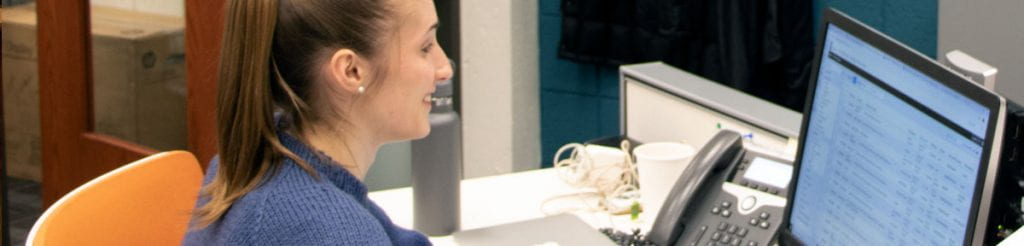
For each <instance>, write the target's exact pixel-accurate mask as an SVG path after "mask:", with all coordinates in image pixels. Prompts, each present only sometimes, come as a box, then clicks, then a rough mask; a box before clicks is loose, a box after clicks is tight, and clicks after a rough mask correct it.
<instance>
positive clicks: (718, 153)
mask: <svg viewBox="0 0 1024 246" xmlns="http://www.w3.org/2000/svg"><path fill="white" fill-rule="evenodd" d="M742 149H743V136H742V135H740V134H739V133H737V132H734V131H730V130H722V131H720V132H718V134H716V135H715V136H714V137H713V138H711V140H709V141H708V143H707V144H705V145H704V147H703V148H701V150H700V152H698V153H697V155H696V156H694V157H693V160H692V161H691V162H690V165H688V166H687V167H686V169H684V170H683V173H682V174H681V175H679V179H678V180H676V183H675V185H674V186H673V187H672V190H671V191H670V192H669V195H668V197H667V198H666V199H665V204H664V205H662V207H661V210H660V211H658V216H657V217H655V219H654V225H653V226H652V227H651V231H650V232H649V233H648V234H647V240H650V241H651V242H653V243H655V244H657V245H671V244H674V243H675V241H676V240H677V239H679V236H680V234H682V232H683V229H685V228H683V225H684V224H683V223H680V222H683V221H685V220H686V219H689V217H691V216H688V215H687V214H685V213H686V211H687V209H688V208H689V207H690V206H691V205H692V204H694V203H695V202H694V201H692V200H693V198H694V196H695V195H696V193H697V192H698V191H700V190H701V187H702V186H704V183H705V181H706V180H707V179H708V177H709V176H711V175H712V174H713V173H715V172H719V171H721V170H722V169H724V168H725V167H727V166H729V163H730V162H731V161H733V159H734V158H735V157H736V154H737V153H739V151H740V150H742ZM640 188H641V189H643V187H640ZM693 206H697V205H693Z"/></svg>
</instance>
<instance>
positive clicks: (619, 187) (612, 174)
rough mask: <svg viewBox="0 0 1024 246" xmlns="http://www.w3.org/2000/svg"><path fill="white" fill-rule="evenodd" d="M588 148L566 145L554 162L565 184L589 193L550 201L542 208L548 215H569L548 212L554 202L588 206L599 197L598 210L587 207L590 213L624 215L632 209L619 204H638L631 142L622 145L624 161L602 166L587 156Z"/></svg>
mask: <svg viewBox="0 0 1024 246" xmlns="http://www.w3.org/2000/svg"><path fill="white" fill-rule="evenodd" d="M586 147H587V146H585V145H583V144H579V143H569V144H566V145H564V146H562V147H561V148H559V149H558V151H557V152H556V153H555V156H554V158H553V160H552V162H553V163H554V164H553V166H554V168H555V170H556V172H558V174H559V177H561V178H562V180H563V181H565V182H566V183H568V184H569V185H570V186H572V187H574V188H578V189H584V190H590V191H582V192H578V193H575V194H569V195H564V196H556V197H552V198H549V199H548V200H546V201H545V202H544V203H542V205H541V209H542V211H544V212H545V214H554V213H560V212H566V211H556V212H549V211H546V209H545V207H546V206H545V205H546V204H547V203H548V202H549V201H551V200H555V199H562V198H577V199H579V201H580V202H583V203H587V202H586V200H585V198H587V197H593V196H596V197H597V198H598V204H597V206H596V207H595V206H591V205H590V204H588V206H587V207H589V209H590V210H597V211H606V212H621V211H623V210H628V209H629V205H625V206H623V205H622V204H623V203H621V202H618V203H617V202H615V201H616V200H619V201H621V200H635V199H636V198H637V194H638V192H637V191H638V190H637V186H636V178H637V174H636V166H635V164H634V163H633V160H632V156H631V155H630V154H629V149H630V148H629V142H628V141H626V140H623V141H622V145H621V149H620V150H622V153H624V155H623V156H624V157H623V158H622V160H621V161H618V162H614V163H610V164H603V165H598V164H597V163H595V161H594V158H593V156H592V154H591V153H588V152H587V148H586ZM567 151H571V152H569V157H568V158H566V159H562V160H559V158H560V157H562V155H563V154H565V153H566V152H567Z"/></svg>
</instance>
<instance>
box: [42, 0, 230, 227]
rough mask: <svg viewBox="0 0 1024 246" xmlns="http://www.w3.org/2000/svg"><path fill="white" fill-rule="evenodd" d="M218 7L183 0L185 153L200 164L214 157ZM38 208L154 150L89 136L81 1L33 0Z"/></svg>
mask: <svg viewBox="0 0 1024 246" xmlns="http://www.w3.org/2000/svg"><path fill="white" fill-rule="evenodd" d="M223 6H224V4H223V0H186V1H185V7H186V8H185V9H186V10H185V15H186V25H185V33H186V42H185V45H186V54H187V55H186V66H187V71H188V74H187V77H186V78H187V80H186V81H187V82H186V83H187V85H188V98H187V99H186V101H187V106H186V107H187V112H188V114H187V121H188V125H187V126H188V132H189V136H188V142H189V144H188V146H189V150H190V151H192V152H193V153H195V154H196V155H197V156H198V157H199V158H200V160H201V161H203V163H206V162H207V161H209V159H210V158H211V157H212V156H213V155H214V154H215V153H216V150H215V149H216V135H215V133H214V127H213V126H214V119H215V118H214V110H213V109H214V105H215V100H214V99H215V97H216V93H215V91H216V90H215V88H216V83H215V82H216V71H217V68H216V64H217V60H218V58H219V57H220V52H219V50H220V41H219V40H220V33H221V32H222V28H221V27H220V26H222V25H223V24H222V23H223V17H222V16H223V13H222V9H223ZM36 13H37V16H38V17H37V18H38V25H37V28H38V45H39V109H40V111H39V112H41V114H40V123H41V126H40V130H41V131H40V133H41V135H42V156H41V161H42V165H43V167H42V170H43V171H42V172H43V175H42V176H43V194H42V198H43V206H44V207H48V206H49V205H50V204H52V203H53V202H55V201H57V199H59V198H60V197H61V196H63V195H64V194H66V193H67V192H70V191H71V190H72V189H74V188H75V187H78V186H79V185H81V184H84V183H85V182H86V181H88V180H90V179H92V178H94V177H97V176H99V175H101V174H103V173H106V172H108V171H110V170H113V169H115V168H117V167H119V166H121V165H124V164H127V163H129V162H132V161H134V160H137V159H140V158H142V157H145V156H147V155H151V154H153V153H156V151H155V150H153V149H150V148H147V147H143V146H140V145H138V144H135V143H131V142H128V141H124V140H121V139H118V138H114V137H111V136H107V135H103V134H98V133H95V132H93V131H92V130H93V129H94V125H93V115H94V114H93V107H92V104H93V103H92V102H93V100H92V90H93V86H92V85H93V72H92V71H93V70H92V38H91V35H90V18H89V14H90V13H89V1H88V0H38V1H37V2H36Z"/></svg>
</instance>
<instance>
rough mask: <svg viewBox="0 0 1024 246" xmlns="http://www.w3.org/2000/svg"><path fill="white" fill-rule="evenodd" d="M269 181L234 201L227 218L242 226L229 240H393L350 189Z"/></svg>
mask: <svg viewBox="0 0 1024 246" xmlns="http://www.w3.org/2000/svg"><path fill="white" fill-rule="evenodd" d="M268 181H270V182H268V183H266V184H264V185H263V186H261V187H260V188H257V189H256V190H253V191H252V192H250V193H249V194H247V195H246V196H244V197H242V198H241V199H239V200H238V201H236V202H235V204H234V205H232V208H231V210H232V211H231V212H230V214H229V216H228V217H235V218H225V219H226V220H225V221H224V222H226V223H232V222H234V223H232V224H235V226H240V227H236V228H237V229H239V230H236V232H238V234H237V235H236V236H235V237H232V238H233V240H229V241H236V242H247V243H257V244H266V243H268V242H274V243H272V244H289V245H290V244H302V245H306V244H314V245H315V244H319V242H329V243H330V244H338V243H339V242H344V243H342V244H346V245H348V244H352V245H371V244H374V243H380V242H387V241H389V239H388V236H387V234H386V231H385V230H384V228H383V227H382V226H381V225H380V223H379V222H378V221H377V220H376V219H375V217H373V215H372V214H371V213H370V212H369V211H368V210H367V209H366V208H365V207H363V206H362V205H360V203H359V202H358V200H356V199H355V197H352V196H351V195H349V194H348V193H345V192H341V191H339V190H334V189H330V187H324V186H318V185H306V184H303V183H302V182H296V183H292V184H283V185H274V184H275V183H273V180H268ZM268 185H269V186H268ZM249 240H255V241H249ZM353 240H355V241H353Z"/></svg>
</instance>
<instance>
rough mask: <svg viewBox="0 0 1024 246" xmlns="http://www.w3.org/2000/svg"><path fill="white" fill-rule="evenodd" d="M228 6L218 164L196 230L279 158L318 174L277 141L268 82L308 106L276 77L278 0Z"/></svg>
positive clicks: (233, 0)
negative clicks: (273, 49) (274, 44)
mask: <svg viewBox="0 0 1024 246" xmlns="http://www.w3.org/2000/svg"><path fill="white" fill-rule="evenodd" d="M228 4H229V5H228V6H227V7H228V8H227V16H226V18H227V23H226V25H225V31H224V39H223V46H222V50H221V61H220V71H219V78H218V85H217V86H218V88H217V135H218V139H219V143H218V147H219V153H220V165H219V167H218V169H217V173H216V176H215V177H214V179H213V181H212V182H211V183H210V184H209V185H207V186H206V187H204V188H203V191H202V196H204V197H206V198H209V201H208V202H207V203H205V204H203V205H202V206H201V207H199V208H198V209H197V210H196V211H195V215H194V216H193V218H195V220H194V221H193V225H194V226H195V227H196V228H203V227H206V226H208V225H210V224H211V223H213V222H214V221H216V220H218V219H220V218H221V217H222V216H223V215H224V213H225V212H227V210H228V209H229V208H230V207H231V205H232V204H233V203H234V202H235V201H236V200H237V199H239V198H240V197H242V196H243V195H245V194H246V193H248V192H249V191H251V190H253V189H254V188H256V186H257V185H259V183H260V181H262V180H263V178H264V176H265V175H267V173H268V172H270V171H272V170H273V169H272V168H273V167H276V165H278V164H277V163H279V162H278V160H279V159H280V158H281V157H287V158H290V159H292V160H295V162H296V163H297V164H299V166H301V167H302V168H303V169H305V170H306V171H307V172H309V173H310V174H311V175H314V177H315V176H316V175H315V172H313V170H312V168H310V167H309V165H308V164H307V163H306V162H305V161H302V159H300V158H298V157H297V156H296V155H295V154H294V153H292V152H291V151H289V150H288V149H287V148H285V147H284V146H283V145H281V142H280V141H279V139H278V138H277V133H276V130H275V121H274V111H275V103H274V93H273V92H272V89H271V87H272V86H276V87H278V88H276V89H279V90H283V92H284V94H285V97H287V99H289V101H291V102H292V105H291V106H293V107H294V108H292V109H293V111H294V110H298V111H299V112H300V113H301V112H302V111H305V110H304V109H305V108H306V107H304V105H305V104H304V103H302V101H301V100H300V99H298V97H297V96H296V95H295V93H293V92H292V91H291V90H290V89H288V87H287V85H286V84H285V83H284V82H283V81H282V80H281V79H280V75H279V73H278V72H277V69H276V64H274V62H273V60H272V56H271V49H272V46H273V40H274V29H275V25H276V24H277V14H278V0H261V1H241V0H229V1H228ZM271 81H275V82H274V83H272V82H271ZM281 87H283V88H281ZM299 115H301V114H299Z"/></svg>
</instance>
